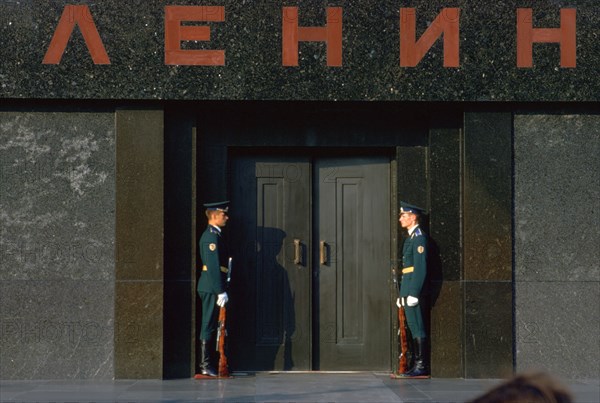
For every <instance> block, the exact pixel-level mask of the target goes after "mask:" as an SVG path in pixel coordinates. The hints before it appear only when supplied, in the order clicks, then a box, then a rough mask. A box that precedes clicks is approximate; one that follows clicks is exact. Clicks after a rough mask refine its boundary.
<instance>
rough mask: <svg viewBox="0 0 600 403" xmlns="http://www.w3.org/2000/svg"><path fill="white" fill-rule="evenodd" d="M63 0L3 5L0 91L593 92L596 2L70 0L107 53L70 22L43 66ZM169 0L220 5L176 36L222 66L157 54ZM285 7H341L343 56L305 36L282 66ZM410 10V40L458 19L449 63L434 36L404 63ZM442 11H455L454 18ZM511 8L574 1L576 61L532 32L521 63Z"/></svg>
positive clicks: (145, 94) (429, 95)
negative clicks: (527, 63) (565, 63)
mask: <svg viewBox="0 0 600 403" xmlns="http://www.w3.org/2000/svg"><path fill="white" fill-rule="evenodd" d="M66 5H71V3H70V2H67V1H54V0H37V1H17V0H5V1H2V2H0V38H2V42H1V45H0V60H2V63H1V64H0V99H10V98H40V99H56V98H60V99H63V98H67V99H182V100H198V99H216V100H222V99H229V100H249V99H253V100H330V101H335V100H408V101H425V100H427V101H596V100H598V99H599V94H600V82H599V81H598V80H597V71H598V67H599V66H600V49H599V48H600V45H599V41H598V37H597V35H598V33H597V27H598V25H599V24H600V13H598V5H597V2H596V0H568V1H567V0H535V1H534V0H498V1H494V2H482V1H478V0H454V1H447V0H419V1H410V2H409V1H407V0H402V1H399V2H398V1H389V0H385V1H373V0H368V1H363V0H361V1H358V0H348V1H342V0H333V1H320V0H311V1H303V2H299V1H292V0H287V1H285V2H282V3H275V2H272V1H269V0H257V1H237V0H220V1H217V0H210V1H204V2H201V3H200V2H198V1H194V0H185V1H178V2H176V3H175V2H164V1H159V0H149V1H144V2H140V1H127V2H124V1H118V0H105V1H102V2H93V1H89V0H84V1H81V2H78V4H77V6H88V10H89V13H87V12H85V13H83V12H81V11H78V12H79V14H78V12H71V13H67V16H66V17H65V18H66V20H67V21H70V20H71V22H74V21H77V22H80V21H82V23H81V24H82V25H84V26H87V27H89V26H90V25H91V24H90V23H91V21H93V26H95V29H96V30H97V31H98V35H99V38H100V41H99V42H101V44H102V47H103V48H104V50H105V52H106V56H105V58H106V60H100V62H102V63H106V62H109V63H110V64H94V61H93V59H92V57H91V55H90V51H88V48H87V47H86V44H85V42H84V38H83V36H82V34H81V32H80V28H78V27H79V25H78V26H77V27H76V28H75V30H74V31H73V33H72V35H71V36H70V37H69V36H68V35H66V36H64V38H63V39H65V40H66V39H67V38H69V39H68V43H67V45H66V50H65V51H64V53H63V54H62V58H61V59H60V62H58V64H44V63H43V60H44V59H45V56H46V53H47V51H48V49H49V48H51V47H50V43H51V39H52V38H53V35H54V33H55V31H56V28H57V26H58V24H59V19H60V18H61V15H62V14H63V10H64V9H65V6H66ZM174 5H178V6H181V5H188V6H200V5H202V6H221V7H223V9H222V12H221V11H219V17H222V19H223V21H213V22H203V21H190V22H185V21H184V22H182V23H181V25H183V26H187V25H191V26H196V27H197V26H208V27H210V41H203V40H200V41H191V40H182V41H179V42H178V46H180V49H182V50H184V51H189V50H199V49H204V50H223V51H224V58H225V60H224V65H216V66H194V65H171V64H169V65H167V64H165V48H166V47H167V46H166V45H165V25H166V24H165V15H166V7H168V6H174ZM283 7H299V17H298V25H299V27H323V26H325V24H326V10H325V9H326V7H341V8H342V11H341V14H336V16H334V18H337V16H339V15H341V23H342V40H341V47H342V60H341V66H327V57H326V50H327V46H326V45H325V43H323V42H312V43H310V42H300V43H299V45H298V50H299V52H298V55H299V65H298V66H284V65H283V61H282V53H283V50H282V49H283V46H282V30H283V29H282V26H283V21H284V20H285V18H286V17H285V16H284V11H283ZM411 7H413V8H415V12H414V15H415V18H416V23H415V24H416V38H421V36H422V35H423V33H424V32H425V30H426V29H427V28H428V27H429V26H431V24H432V22H433V21H434V20H435V19H436V17H437V16H438V15H441V20H440V21H444V22H446V23H452V21H455V20H456V19H457V18H458V21H459V34H458V35H459V36H458V38H459V39H458V41H459V45H460V48H459V51H458V53H459V54H458V67H444V66H443V63H444V57H443V54H444V47H443V42H444V39H442V38H441V37H440V38H438V39H437V40H436V41H435V42H434V43H433V45H432V46H431V48H430V49H429V51H428V52H427V53H426V54H425V56H424V57H423V58H422V59H421V61H420V62H419V63H418V64H417V65H416V67H401V57H400V53H401V51H400V25H401V17H400V14H401V13H400V9H401V8H411ZM443 8H447V9H450V8H458V9H459V15H458V16H457V15H456V13H455V12H454V11H450V10H446V11H443V12H442V9H443ZM518 8H532V10H533V11H532V13H533V17H532V19H531V20H532V21H530V22H528V21H524V22H525V23H531V27H532V28H533V29H558V28H559V27H561V17H560V16H561V9H575V12H576V16H575V24H573V23H571V22H569V23H566V22H565V23H564V26H563V28H572V29H574V30H575V34H574V35H575V38H576V44H575V47H574V52H575V53H576V64H575V67H574V68H571V67H562V66H561V56H560V51H561V47H564V48H565V49H566V48H567V45H566V44H561V45H560V46H559V44H558V43H534V44H533V50H532V57H533V67H531V68H524V67H517V9H518ZM69 10H75V9H74V8H70V9H69ZM77 10H82V9H81V8H78V9H77ZM205 14H206V15H207V17H210V16H208V14H210V12H206V13H205ZM190 18H191V19H193V18H192V17H190ZM69 19H70V20H69ZM409 21H411V18H409V17H407V18H406V21H403V22H402V24H404V25H403V26H405V27H406V26H407V25H406V24H408V22H409ZM335 23H336V21H333V20H332V23H331V24H330V25H331V26H332V27H333V26H334V24H335ZM93 26H92V27H93ZM176 30H177V29H176V28H175V29H174V30H170V29H169V30H167V32H169V33H172V32H175V31H176ZM184 30H188V31H192V32H195V28H193V27H185V28H183V29H182V31H184ZM567 30H568V29H567ZM86 32H89V31H86ZM536 32H538V31H536ZM554 32H559V31H554ZM86 35H87V37H88V39H89V38H91V34H86ZM444 35H446V36H451V35H450V34H444ZM565 35H567V34H565ZM571 37H573V36H572V34H571ZM565 38H566V37H565ZM565 42H566V40H565ZM332 43H333V42H332ZM175 46H177V44H176V45H175ZM331 47H332V48H333V45H331ZM408 48H409V47H408V46H406V49H408ZM58 49H59V50H62V48H60V47H59V48H58ZM448 49H450V46H448ZM59 53H60V52H59ZM448 60H450V59H448ZM96 62H98V59H97V60H96ZM179 63H182V62H179Z"/></svg>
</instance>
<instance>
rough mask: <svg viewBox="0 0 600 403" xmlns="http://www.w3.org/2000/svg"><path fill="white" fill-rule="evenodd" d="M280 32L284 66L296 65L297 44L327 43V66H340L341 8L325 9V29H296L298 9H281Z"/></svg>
mask: <svg viewBox="0 0 600 403" xmlns="http://www.w3.org/2000/svg"><path fill="white" fill-rule="evenodd" d="M282 31H283V33H282V42H283V43H282V47H283V50H282V59H283V65H284V66H297V65H298V42H325V43H327V65H328V66H341V65H342V8H341V7H327V25H326V26H325V27H298V7H283V23H282Z"/></svg>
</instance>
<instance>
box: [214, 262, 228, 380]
mask: <svg viewBox="0 0 600 403" xmlns="http://www.w3.org/2000/svg"><path fill="white" fill-rule="evenodd" d="M231 262H232V259H231V258H229V262H228V264H227V266H228V267H227V284H229V282H230V281H231V268H232V264H231ZM226 318H227V309H226V308H225V306H222V307H221V308H220V309H219V326H218V327H217V351H218V352H219V370H218V376H219V378H229V368H228V366H227V356H226V355H225V337H226V336H227V329H226V328H225V320H226Z"/></svg>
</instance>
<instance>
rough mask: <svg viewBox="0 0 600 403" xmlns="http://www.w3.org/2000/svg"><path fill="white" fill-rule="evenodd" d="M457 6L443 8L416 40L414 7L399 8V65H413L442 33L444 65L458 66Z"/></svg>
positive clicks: (417, 62)
mask: <svg viewBox="0 0 600 403" xmlns="http://www.w3.org/2000/svg"><path fill="white" fill-rule="evenodd" d="M459 16H460V9H459V8H444V9H442V12H441V13H440V14H439V15H438V16H437V17H436V18H435V20H433V22H432V23H431V25H430V26H429V28H427V30H426V31H425V32H424V33H423V36H421V38H420V39H419V40H418V41H416V42H415V40H416V37H417V35H416V22H415V20H416V13H415V9H414V8H401V9H400V66H401V67H415V66H416V65H417V64H419V62H420V61H421V59H422V58H423V56H425V53H427V51H428V50H429V49H430V48H431V46H433V44H434V43H435V41H436V40H437V39H438V38H439V37H440V35H442V34H444V67H459V51H460V37H459V32H460V29H459Z"/></svg>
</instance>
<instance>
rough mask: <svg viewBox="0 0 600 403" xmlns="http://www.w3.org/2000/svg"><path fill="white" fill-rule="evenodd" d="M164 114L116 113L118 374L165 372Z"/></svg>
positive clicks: (146, 375) (150, 375)
mask: <svg viewBox="0 0 600 403" xmlns="http://www.w3.org/2000/svg"><path fill="white" fill-rule="evenodd" d="M163 124H164V114H163V111H162V110H152V109H147V110H143V109H141V110H132V109H122V110H117V111H116V113H115V126H116V138H117V140H116V145H117V164H116V173H115V185H116V202H115V206H116V214H115V250H116V264H115V299H114V301H115V302H114V304H115V322H116V323H117V324H118V325H119V328H118V329H117V331H115V334H114V336H115V347H114V362H115V377H116V378H128V379H134V378H136V379H137V378H161V377H162V376H163V339H164V335H163V312H164V303H163V301H164V297H163V293H164V209H163V206H164V152H163V149H164V148H163V144H164V126H163Z"/></svg>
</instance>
